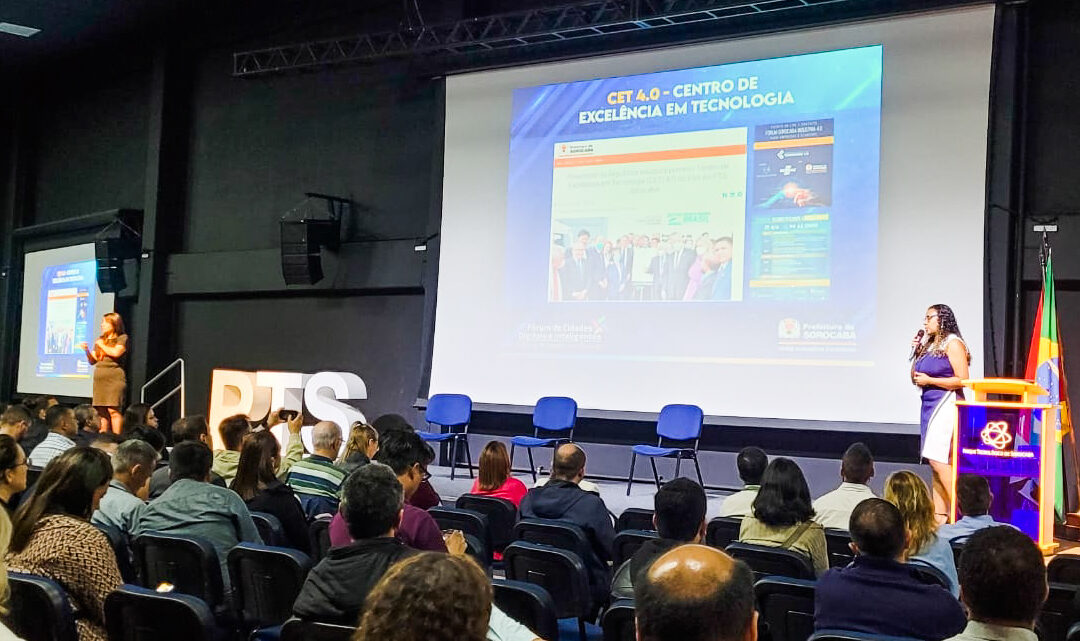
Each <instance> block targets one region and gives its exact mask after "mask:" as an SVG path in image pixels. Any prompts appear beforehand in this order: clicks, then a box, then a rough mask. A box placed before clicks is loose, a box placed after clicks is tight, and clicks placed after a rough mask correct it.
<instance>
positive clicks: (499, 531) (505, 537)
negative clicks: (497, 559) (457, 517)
mask: <svg viewBox="0 0 1080 641" xmlns="http://www.w3.org/2000/svg"><path fill="white" fill-rule="evenodd" d="M456 505H457V507H459V508H460V509H462V510H472V511H473V512H479V513H481V514H483V515H484V516H486V517H487V521H488V533H489V535H490V536H491V549H492V550H494V551H495V552H502V550H503V548H505V547H506V546H507V545H509V544H510V542H511V541H513V540H514V524H515V523H517V517H518V511H517V507H515V506H514V504H513V503H511V502H510V501H507V500H506V499H500V498H497V497H494V496H480V495H478V494H462V495H461V496H459V497H458V499H457V503H456Z"/></svg>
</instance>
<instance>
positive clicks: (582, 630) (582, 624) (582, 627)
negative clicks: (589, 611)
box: [577, 617, 586, 641]
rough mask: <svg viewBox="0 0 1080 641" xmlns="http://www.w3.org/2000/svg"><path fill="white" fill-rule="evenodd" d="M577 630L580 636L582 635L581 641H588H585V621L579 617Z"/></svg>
mask: <svg viewBox="0 0 1080 641" xmlns="http://www.w3.org/2000/svg"><path fill="white" fill-rule="evenodd" d="M577 629H578V634H580V635H581V641H586V639H585V619H582V618H581V617H578V620H577Z"/></svg>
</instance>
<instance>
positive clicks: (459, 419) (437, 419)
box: [420, 394, 475, 481]
mask: <svg viewBox="0 0 1080 641" xmlns="http://www.w3.org/2000/svg"><path fill="white" fill-rule="evenodd" d="M470 418H472V399H471V398H469V397H468V396H465V395H464V394H436V395H434V396H432V397H431V398H429V399H428V406H427V410H425V411H424V420H426V421H427V423H428V425H429V426H430V425H438V426H439V428H440V431H438V432H421V433H420V438H422V439H424V440H425V441H428V442H432V443H443V442H445V441H450V480H451V481H452V480H454V471H455V470H456V469H457V459H458V443H461V444H463V445H464V446H465V460H466V461H467V462H468V464H469V477H470V478H472V477H474V476H475V475H474V474H473V467H472V453H471V452H470V451H469V419H470ZM441 428H446V430H447V431H445V432H443V431H441ZM459 430H460V431H459Z"/></svg>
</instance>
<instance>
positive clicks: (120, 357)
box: [79, 312, 128, 434]
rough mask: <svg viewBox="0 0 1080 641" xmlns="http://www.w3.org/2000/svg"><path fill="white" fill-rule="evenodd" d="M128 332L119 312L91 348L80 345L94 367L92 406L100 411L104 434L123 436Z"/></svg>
mask: <svg viewBox="0 0 1080 641" xmlns="http://www.w3.org/2000/svg"><path fill="white" fill-rule="evenodd" d="M127 344H128V335H127V330H125V329H124V319H123V318H121V317H120V314H117V313H116V312H109V313H108V314H105V316H104V317H102V319H101V335H100V336H98V339H97V340H96V341H94V347H93V349H91V348H90V347H89V346H88V345H87V344H86V343H80V344H79V347H81V348H82V350H83V352H84V353H85V354H86V360H87V361H89V362H90V364H91V365H93V366H94V388H93V390H94V391H93V396H94V400H93V401H92V402H91V405H93V406H94V409H96V410H97V413H98V420H100V421H101V431H102V432H112V433H113V434H119V433H120V427H121V424H122V423H123V415H122V414H121V413H120V408H122V407H123V406H124V395H125V394H126V393H127V375H126V374H124V365H125V363H126V361H127V358H126V357H127Z"/></svg>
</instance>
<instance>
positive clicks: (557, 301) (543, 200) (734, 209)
mask: <svg viewBox="0 0 1080 641" xmlns="http://www.w3.org/2000/svg"><path fill="white" fill-rule="evenodd" d="M882 57H883V49H882V47H881V46H868V47H859V48H853V49H843V50H837V51H826V52H821V53H812V54H805V55H798V56H790V57H784V58H773V59H767V60H755V61H747V62H738V63H732V64H725V65H718V66H713V67H699V68H693V69H683V70H675V71H666V72H659V73H651V74H642V75H635V76H625V77H616V78H604V79H597V80H587V81H581V82H572V83H564V84H555V85H545V86H539V87H528V88H520V89H517V90H516V91H515V92H514V96H513V118H512V125H511V132H510V154H509V183H508V191H507V219H506V230H507V239H506V251H507V252H508V258H507V262H506V264H507V265H508V267H507V271H506V274H505V283H506V288H505V296H506V298H507V300H508V302H509V305H507V308H508V309H511V310H513V311H512V312H510V313H512V314H514V315H515V324H514V327H515V331H514V333H513V335H511V336H506V337H504V342H505V343H506V344H507V346H508V347H510V348H512V349H520V350H524V351H545V352H552V351H554V352H565V353H582V354H587V353H589V352H598V353H610V354H624V355H625V354H631V355H632V357H634V358H638V357H646V358H647V357H649V356H650V355H661V354H662V355H665V356H667V357H678V358H694V357H698V358H704V359H710V358H717V357H722V358H733V359H746V358H755V359H765V360H768V359H769V358H775V357H778V356H783V357H785V358H791V357H795V358H809V359H857V358H859V357H860V356H864V354H861V353H860V345H863V346H864V348H865V349H867V350H868V349H869V345H870V337H871V335H872V333H873V331H874V309H875V304H876V292H875V284H876V275H877V264H876V254H877V225H878V185H879V175H878V172H879V161H880V144H881V95H882ZM911 204H912V206H913V207H916V206H918V202H917V200H913V201H912V203H911ZM644 336H652V337H654V339H653V340H643V339H642V337H644ZM701 336H715V337H716V338H717V340H716V341H709V342H708V343H703V342H702V341H701V340H700V339H695V338H694V337H701ZM734 337H739V338H738V339H737V340H730V339H731V338H734ZM655 339H659V340H655ZM762 345H774V346H775V350H774V351H772V352H771V353H762V352H761V346H762Z"/></svg>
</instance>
